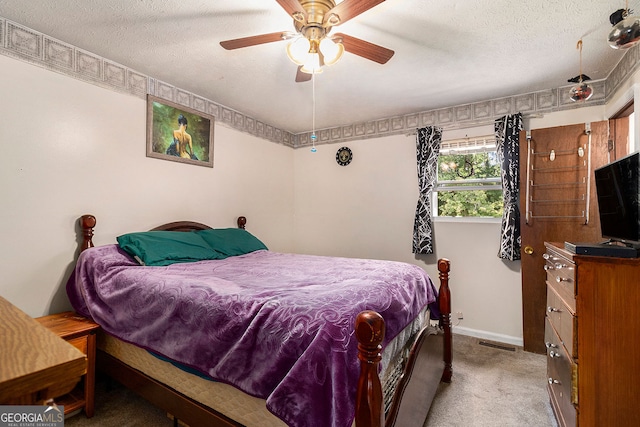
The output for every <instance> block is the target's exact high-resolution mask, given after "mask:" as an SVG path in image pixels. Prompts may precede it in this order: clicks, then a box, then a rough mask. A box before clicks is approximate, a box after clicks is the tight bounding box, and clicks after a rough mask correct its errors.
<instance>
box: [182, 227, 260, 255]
mask: <svg viewBox="0 0 640 427" xmlns="http://www.w3.org/2000/svg"><path fill="white" fill-rule="evenodd" d="M195 233H196V234H198V235H199V236H201V237H202V239H203V240H204V241H205V242H207V244H209V246H210V247H211V249H213V250H214V251H216V252H219V253H221V254H224V255H225V256H228V257H230V256H236V255H244V254H248V253H249V252H254V251H258V250H260V249H267V247H266V246H265V244H264V243H262V242H261V241H260V240H259V239H258V238H257V237H255V236H254V235H253V234H251V233H249V232H248V231H247V230H243V229H242V228H216V229H211V230H198V231H196V232H195Z"/></svg>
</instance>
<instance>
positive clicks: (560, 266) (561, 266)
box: [556, 262, 568, 270]
mask: <svg viewBox="0 0 640 427" xmlns="http://www.w3.org/2000/svg"><path fill="white" fill-rule="evenodd" d="M567 267H568V265H567V264H561V263H559V262H557V263H556V268H557V269H558V270H560V269H562V268H567Z"/></svg>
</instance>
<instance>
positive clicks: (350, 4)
mask: <svg viewBox="0 0 640 427" xmlns="http://www.w3.org/2000/svg"><path fill="white" fill-rule="evenodd" d="M383 1H384V0H344V1H343V2H341V3H338V4H337V5H335V6H334V7H333V8H331V10H329V11H328V12H327V13H326V14H325V15H324V23H325V24H326V23H331V25H340V24H344V23H345V22H347V21H348V20H350V19H351V18H355V17H356V16H358V15H360V14H361V13H363V12H366V11H367V10H369V9H371V8H373V7H375V6H377V5H379V4H380V3H382V2H383ZM332 16H337V17H338V23H333V22H332V21H333V18H332Z"/></svg>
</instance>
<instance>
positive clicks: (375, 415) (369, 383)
mask: <svg viewBox="0 0 640 427" xmlns="http://www.w3.org/2000/svg"><path fill="white" fill-rule="evenodd" d="M384 329H385V328H384V319H383V318H382V316H381V315H380V314H378V313H376V312H375V311H363V312H361V313H360V314H358V317H357V318H356V338H357V339H358V359H360V379H359V380H358V392H357V396H356V427H358V426H370V427H381V426H383V425H384V411H383V410H382V386H381V385H380V378H379V377H378V363H379V362H380V360H381V359H382V356H381V355H380V352H381V351H382V340H383V339H384Z"/></svg>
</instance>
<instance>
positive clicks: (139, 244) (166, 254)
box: [116, 231, 224, 266]
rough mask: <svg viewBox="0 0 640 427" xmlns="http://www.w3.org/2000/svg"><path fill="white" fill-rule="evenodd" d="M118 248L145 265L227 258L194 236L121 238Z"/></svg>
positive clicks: (174, 233) (160, 233) (162, 234)
mask: <svg viewBox="0 0 640 427" xmlns="http://www.w3.org/2000/svg"><path fill="white" fill-rule="evenodd" d="M116 240H117V241H118V244H119V245H120V247H121V248H122V250H124V251H125V252H127V253H128V254H129V255H131V256H132V257H134V258H135V259H136V260H137V261H138V262H139V263H140V264H142V265H155V266H158V265H170V264H175V263H178V262H196V261H202V260H206V259H221V258H224V257H223V256H222V255H221V254H219V253H217V252H216V251H214V250H213V249H211V247H209V245H208V244H207V242H205V241H204V239H203V238H202V237H200V236H199V235H197V234H196V233H194V232H183V231H145V232H140V233H128V234H124V235H122V236H118V237H117V239H116Z"/></svg>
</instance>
